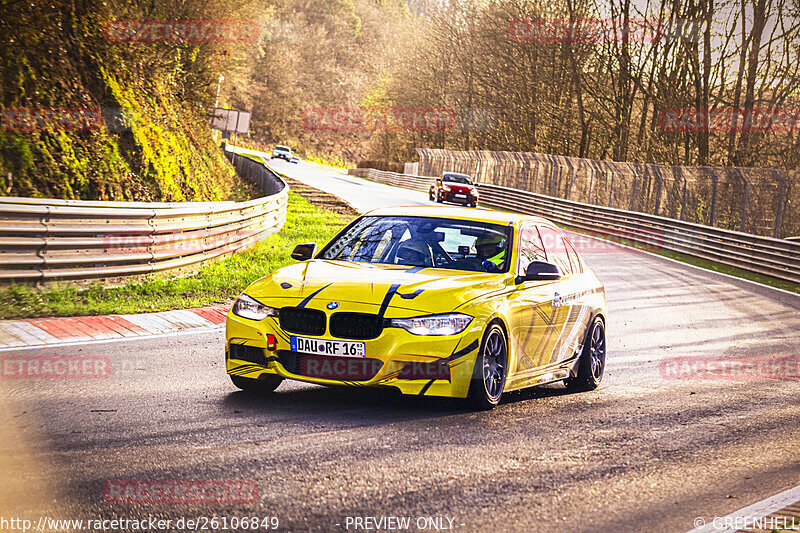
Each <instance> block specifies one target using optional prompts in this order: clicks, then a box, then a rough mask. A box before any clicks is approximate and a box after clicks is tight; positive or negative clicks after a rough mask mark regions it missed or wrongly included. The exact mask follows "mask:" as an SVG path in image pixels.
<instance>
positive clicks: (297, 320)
mask: <svg viewBox="0 0 800 533" xmlns="http://www.w3.org/2000/svg"><path fill="white" fill-rule="evenodd" d="M278 318H279V320H280V324H281V329H283V330H284V331H288V332H290V333H297V334H298V335H324V334H325V313H324V312H322V311H318V310H316V309H305V308H303V307H282V308H281V310H280V313H278Z"/></svg>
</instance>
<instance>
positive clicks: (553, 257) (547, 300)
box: [509, 223, 572, 377]
mask: <svg viewBox="0 0 800 533" xmlns="http://www.w3.org/2000/svg"><path fill="white" fill-rule="evenodd" d="M556 236H558V237H559V238H560V236H559V235H558V234H557V233H555V235H554V232H553V229H552V228H549V227H547V226H540V225H537V224H533V223H528V224H523V225H522V226H521V227H520V233H519V239H518V247H519V248H518V254H517V257H518V261H517V266H516V268H517V271H516V273H517V276H521V277H523V276H524V275H525V271H526V269H527V268H528V265H529V264H530V263H531V262H532V261H545V262H548V263H552V264H555V265H556V266H557V267H558V268H559V272H560V273H561V275H562V278H561V279H559V280H553V281H522V282H521V283H519V284H518V285H517V290H515V291H514V292H513V293H512V295H511V297H510V298H509V305H510V309H509V322H510V325H509V327H510V329H511V337H512V340H513V342H514V346H515V350H514V352H515V354H516V362H515V366H514V367H513V369H514V371H515V373H516V374H518V375H520V377H522V376H524V375H525V374H530V373H535V372H536V370H537V369H538V368H540V367H543V366H546V365H548V364H550V363H551V362H553V361H552V360H553V353H554V350H555V349H556V347H557V346H558V343H559V340H560V339H561V332H562V330H563V328H564V324H565V323H566V321H567V317H568V315H569V311H568V309H564V308H563V307H562V306H560V305H559V295H560V294H562V293H563V292H564V290H565V289H564V287H565V286H566V285H567V284H568V283H569V277H570V276H571V274H572V269H571V266H570V264H569V259H568V258H567V256H566V254H564V255H563V257H562V256H558V255H557V253H558V251H559V248H558V246H557V242H558V240H557V239H556V238H555V237H556ZM548 241H550V242H551V243H552V244H551V245H552V250H548V247H547V244H545V243H546V242H548ZM561 243H562V245H563V241H561ZM565 259H566V262H565V261H564V260H565ZM554 302H555V304H556V305H554Z"/></svg>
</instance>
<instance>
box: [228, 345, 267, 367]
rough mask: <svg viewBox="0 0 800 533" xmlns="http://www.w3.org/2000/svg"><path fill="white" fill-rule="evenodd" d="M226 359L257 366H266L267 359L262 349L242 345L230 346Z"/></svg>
mask: <svg viewBox="0 0 800 533" xmlns="http://www.w3.org/2000/svg"><path fill="white" fill-rule="evenodd" d="M228 350H229V352H228V357H229V358H230V359H239V360H241V361H248V362H250V363H256V364H259V365H266V364H267V358H266V356H265V355H264V349H263V348H257V347H255V346H245V345H244V344H231V345H230V347H229V348H228Z"/></svg>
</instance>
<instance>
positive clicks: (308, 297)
mask: <svg viewBox="0 0 800 533" xmlns="http://www.w3.org/2000/svg"><path fill="white" fill-rule="evenodd" d="M331 285H333V283H328V284H327V285H325V286H324V287H322V288H321V289H317V290H315V291H314V292H312V293H311V294H309V295H308V296H306V297H305V298H304V299H303V301H302V302H300V303H299V304H297V307H300V308H302V307H305V306H306V305H308V302H310V301H311V300H313V299H314V297H315V296H316V295H317V294H319V293H321V292H322V291H324V290H325V289H327V288H328V287H330V286H331Z"/></svg>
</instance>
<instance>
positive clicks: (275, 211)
mask: <svg viewBox="0 0 800 533" xmlns="http://www.w3.org/2000/svg"><path fill="white" fill-rule="evenodd" d="M228 156H229V157H232V161H233V164H234V166H235V167H236V169H237V172H238V173H239V175H241V176H243V177H245V178H246V179H251V180H253V181H255V182H256V183H257V184H258V185H259V187H260V189H261V191H262V192H264V193H265V194H266V196H264V197H262V198H258V199H255V200H250V201H248V202H240V203H237V202H182V203H166V202H162V203H146V202H102V201H80V200H50V199H36V198H0V282H2V283H32V282H42V281H49V280H57V279H73V280H75V279H94V278H116V277H121V276H131V275H140V274H149V273H153V272H162V271H167V270H175V269H186V268H191V267H196V266H197V265H198V264H200V263H201V262H203V261H207V260H210V259H215V258H219V257H222V256H224V255H227V254H231V253H234V252H236V251H239V250H242V249H244V248H247V247H249V246H251V245H253V244H255V243H256V242H257V241H258V240H260V239H263V238H264V237H266V236H267V235H269V234H270V233H273V232H275V231H277V230H278V229H280V228H281V227H282V226H283V223H284V221H285V220H286V203H287V195H288V188H287V187H286V184H285V183H284V182H283V180H282V179H281V178H280V177H279V176H278V175H277V174H275V173H273V172H272V171H271V170H269V169H267V168H266V167H265V166H264V165H263V164H260V163H257V162H255V161H252V160H249V159H247V158H245V157H242V156H239V155H234V154H228Z"/></svg>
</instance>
